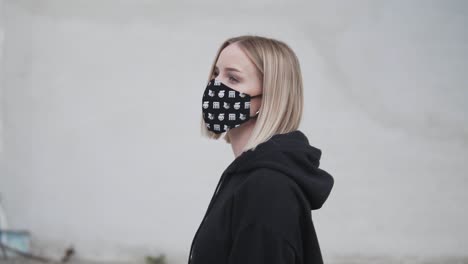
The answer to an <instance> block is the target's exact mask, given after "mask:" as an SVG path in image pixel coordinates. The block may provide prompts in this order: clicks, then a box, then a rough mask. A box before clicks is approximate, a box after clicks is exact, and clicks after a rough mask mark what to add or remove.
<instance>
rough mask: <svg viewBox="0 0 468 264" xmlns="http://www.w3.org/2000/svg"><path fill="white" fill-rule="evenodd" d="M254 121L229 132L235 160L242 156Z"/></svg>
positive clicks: (251, 120)
mask: <svg viewBox="0 0 468 264" xmlns="http://www.w3.org/2000/svg"><path fill="white" fill-rule="evenodd" d="M256 121H257V120H256V119H250V120H249V121H247V122H245V123H243V124H242V125H240V126H239V127H236V128H234V129H232V130H229V138H230V140H231V147H232V151H233V152H234V156H235V157H236V158H237V157H239V156H240V155H241V154H242V149H243V148H244V147H245V145H246V144H247V141H249V139H250V136H251V135H252V131H253V129H254V127H255V123H256Z"/></svg>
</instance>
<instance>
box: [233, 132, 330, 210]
mask: <svg viewBox="0 0 468 264" xmlns="http://www.w3.org/2000/svg"><path fill="white" fill-rule="evenodd" d="M321 155H322V151H321V150H320V149H318V148H316V147H314V146H312V145H310V144H309V141H308V139H307V137H306V136H305V135H304V133H302V132H301V131H300V130H295V131H292V132H289V133H284V134H276V135H274V136H272V137H271V138H270V139H269V140H267V141H265V142H263V143H261V144H259V145H257V147H256V149H255V150H248V151H246V152H243V153H242V154H241V155H240V156H238V157H237V158H236V159H235V160H234V161H233V162H232V163H231V164H230V165H229V166H228V168H227V169H226V170H225V173H226V174H231V173H234V172H236V173H240V172H248V171H252V170H255V169H259V168H269V169H273V170H277V171H279V172H281V173H283V174H284V175H286V176H288V177H290V178H291V179H292V180H293V181H294V182H296V184H297V185H298V186H299V187H300V188H301V190H302V192H303V193H304V195H305V196H306V198H307V200H308V202H309V204H310V208H311V209H312V210H316V209H319V208H321V207H322V205H323V204H324V203H325V201H326V200H327V198H328V196H329V194H330V192H331V189H332V188H333V184H334V179H333V177H332V176H331V175H330V174H329V173H328V172H327V171H325V170H323V169H321V168H319V165H320V158H321Z"/></svg>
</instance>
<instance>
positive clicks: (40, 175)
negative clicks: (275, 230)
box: [0, 0, 468, 263]
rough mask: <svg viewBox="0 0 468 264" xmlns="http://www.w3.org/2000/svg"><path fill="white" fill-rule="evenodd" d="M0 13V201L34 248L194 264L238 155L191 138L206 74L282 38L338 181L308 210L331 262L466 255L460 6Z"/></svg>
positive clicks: (260, 4) (13, 7)
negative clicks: (251, 46)
mask: <svg viewBox="0 0 468 264" xmlns="http://www.w3.org/2000/svg"><path fill="white" fill-rule="evenodd" d="M0 10H1V16H0V18H1V19H0V62H1V64H0V67H1V68H0V70H1V72H0V73H1V79H0V80H1V86H0V94H1V95H0V98H1V101H0V106H1V108H0V111H1V112H0V121H1V122H0V125H1V126H0V139H1V140H0V166H1V167H0V193H1V197H2V205H3V207H4V208H5V211H6V214H7V217H8V220H9V222H10V227H12V228H18V229H28V230H30V231H31V232H32V234H33V238H34V242H35V243H36V245H37V247H38V248H39V249H40V251H41V252H42V253H44V254H47V255H50V256H54V255H59V254H61V251H62V250H63V248H64V247H65V246H68V245H70V244H73V245H74V246H75V248H76V250H77V254H78V256H79V257H81V258H85V259H94V260H115V259H128V260H132V259H136V258H139V257H140V256H142V255H144V254H152V255H157V254H159V253H165V254H167V255H168V259H169V260H170V261H171V263H185V262H186V259H187V256H188V252H189V248H190V243H191V241H192V238H193V236H194V234H195V232H196V229H197V228H198V225H199V224H200V221H201V219H202V217H203V215H204V213H205V210H206V207H207V206H208V203H209V200H210V198H211V196H212V194H213V191H214V188H215V186H216V184H217V182H218V179H219V176H220V175H221V172H222V171H223V170H224V168H225V167H226V166H227V165H228V164H229V163H230V162H231V161H232V159H233V154H232V151H231V149H230V146H229V145H227V144H225V143H224V142H223V141H220V142H216V141H208V140H206V139H202V138H201V137H200V136H199V116H200V103H201V95H202V92H203V89H204V86H205V84H206V83H205V82H206V78H207V75H208V70H209V66H210V64H211V62H212V60H213V57H214V55H215V52H216V50H217V48H218V46H219V45H220V44H221V43H222V41H223V40H224V39H226V38H228V37H231V36H236V35H240V34H246V33H251V34H258V35H263V36H268V37H273V38H278V39H280V40H283V41H285V42H286V43H288V44H289V45H290V46H291V47H292V48H293V49H294V50H295V52H296V53H297V55H298V57H299V59H300V62H301V67H302V71H303V76H304V84H305V102H306V107H305V113H304V121H303V124H302V126H301V130H302V131H303V132H304V133H305V134H306V135H307V136H308V137H309V140H310V142H311V144H312V145H314V146H315V147H318V148H320V149H321V150H322V151H323V156H322V161H321V167H322V168H323V169H325V170H327V171H328V172H330V173H331V174H332V175H333V176H334V178H335V186H334V189H333V191H332V193H331V196H330V198H329V200H328V201H327V202H326V204H325V205H324V207H323V208H322V209H320V210H319V211H314V212H313V219H314V223H315V225H316V230H317V233H318V236H319V241H320V245H321V248H322V254H323V255H324V258H325V260H326V262H329V261H332V260H336V259H338V258H340V259H342V258H344V259H351V258H350V257H354V258H355V259H359V256H363V257H369V256H377V257H380V258H381V259H385V258H388V259H390V258H403V259H407V260H408V259H410V258H409V257H408V256H416V257H425V258H434V257H436V256H445V257H453V256H463V255H465V254H467V252H468V246H467V245H468V241H467V237H468V227H467V224H466V223H468V211H467V205H466V202H467V201H468V192H467V190H466V189H467V187H468V176H467V175H468V173H467V172H468V170H467V169H466V163H467V161H468V115H467V114H468V104H467V103H466V102H467V99H468V81H467V80H466V75H467V74H466V71H467V70H466V69H467V68H468V30H467V27H468V2H467V1H461V0H460V1H442V0H439V1H423V0H413V1H405V0H399V1H373V0H367V1H356V0H354V1H262V0H256V1H240V2H239V3H228V2H225V3H221V2H220V1H208V0H201V1H149V0H138V1H137V0H123V1H111V0H80V1H78V0H75V1H72V0H70V1H63V0H0ZM207 162H212V164H211V166H206V164H207ZM371 262H372V261H371ZM343 263H345V262H343ZM346 263H348V262H346ZM350 263H351V262H350ZM357 263H359V261H357ZM408 263H411V261H409V262H408Z"/></svg>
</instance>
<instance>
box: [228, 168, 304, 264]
mask: <svg viewBox="0 0 468 264" xmlns="http://www.w3.org/2000/svg"><path fill="white" fill-rule="evenodd" d="M299 208H300V206H299V202H298V199H297V194H296V193H295V189H294V188H293V187H292V183H291V180H290V179H289V178H287V176H285V175H282V174H279V173H274V172H272V171H271V170H266V169H265V170H259V171H257V172H255V173H254V174H252V175H249V178H248V179H247V180H246V181H245V182H244V183H243V184H242V185H241V187H240V188H239V189H238V190H237V191H236V193H235V195H234V201H233V209H232V216H231V217H232V219H231V220H232V222H231V231H232V238H233V240H232V248H231V251H230V254H229V261H228V263H229V264H241V263H242V264H249V263H256V264H262V263H265V264H266V263H269V264H276V263H277V264H280V263H281V264H294V262H295V259H296V258H297V255H300V254H301V248H302V241H301V239H302V235H301V232H302V231H301V227H300V222H301V219H300V215H301V213H300V209H299Z"/></svg>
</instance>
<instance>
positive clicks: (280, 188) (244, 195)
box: [189, 130, 334, 264]
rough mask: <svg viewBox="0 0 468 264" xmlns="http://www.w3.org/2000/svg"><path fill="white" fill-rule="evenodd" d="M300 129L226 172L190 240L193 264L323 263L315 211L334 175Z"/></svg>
mask: <svg viewBox="0 0 468 264" xmlns="http://www.w3.org/2000/svg"><path fill="white" fill-rule="evenodd" d="M321 153H322V152H321V150H320V149H318V148H315V147H313V146H311V145H310V144H309V141H308V139H307V137H306V136H305V135H304V134H303V133H302V132H301V131H299V130H295V131H292V132H289V133H285V134H276V135H274V136H272V137H271V138H270V139H269V140H267V141H265V142H263V143H261V144H259V145H258V146H257V148H256V149H255V150H254V151H253V150H248V151H246V152H243V153H242V154H241V155H239V156H238V157H237V158H236V159H234V161H233V162H232V163H231V164H230V165H229V166H228V167H227V168H226V170H225V171H224V172H223V174H222V176H221V178H220V180H219V183H218V186H217V187H216V190H215V193H214V194H213V197H212V199H211V202H210V204H209V206H208V209H207V211H206V214H205V217H204V218H203V221H202V223H201V224H200V227H199V228H198V230H197V232H196V234H195V237H194V239H193V241H192V246H191V249H190V256H189V263H190V264H250V263H252V264H253V263H255V264H263V263H264V264H267V263H268V264H302V263H307V264H316V263H323V260H322V254H321V252H320V247H319V242H318V239H317V235H316V233H315V228H314V224H313V222H312V215H311V210H316V209H319V208H321V207H322V205H323V203H324V202H325V201H326V200H327V198H328V196H329V194H330V192H331V189H332V187H333V183H334V180H333V177H332V176H331V175H330V174H329V173H327V172H326V171H324V170H322V169H319V164H320V156H321Z"/></svg>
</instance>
